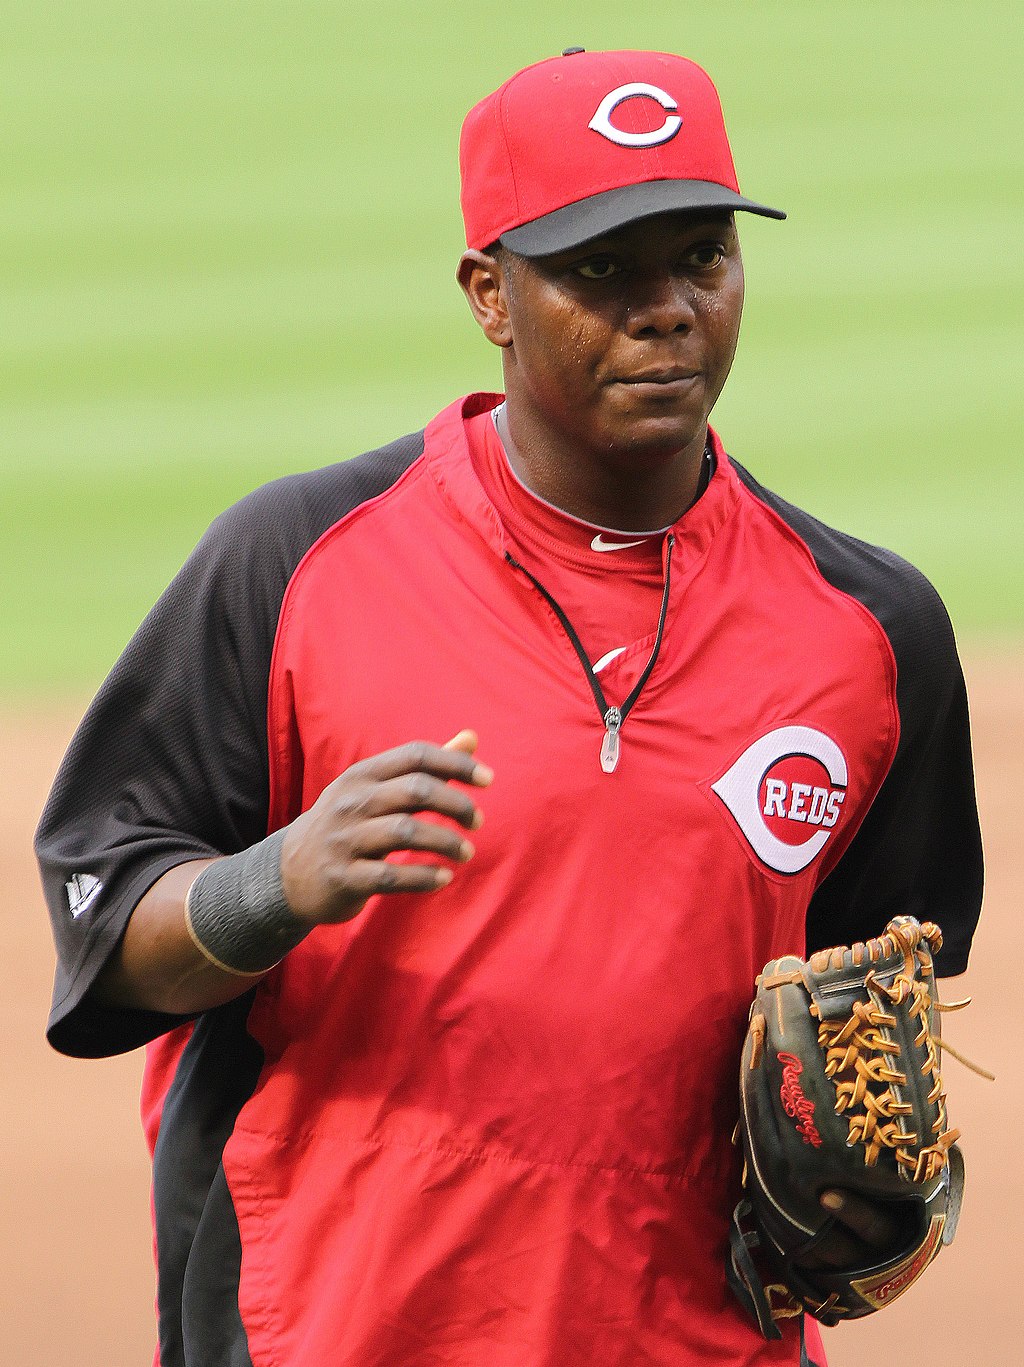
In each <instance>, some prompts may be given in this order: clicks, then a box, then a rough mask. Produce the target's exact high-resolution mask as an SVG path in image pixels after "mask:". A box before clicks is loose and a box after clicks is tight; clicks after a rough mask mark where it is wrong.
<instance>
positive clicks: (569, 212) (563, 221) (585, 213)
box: [500, 180, 786, 256]
mask: <svg viewBox="0 0 1024 1367" xmlns="http://www.w3.org/2000/svg"><path fill="white" fill-rule="evenodd" d="M716 209H721V210H725V211H726V212H728V213H731V212H732V211H733V210H737V209H742V210H744V211H745V212H746V213H749V214H761V215H762V217H764V218H785V217H786V215H785V214H784V213H783V212H782V210H781V209H770V208H769V207H768V206H767V205H766V204H757V203H755V201H754V200H752V199H744V198H743V196H742V195H738V194H737V193H736V192H735V191H734V190H730V189H729V187H728V186H726V185H717V184H716V183H715V182H714V181H710V180H648V181H643V182H642V183H641V184H639V185H623V186H620V188H619V189H617V190H605V191H604V192H603V193H602V194H599V195H591V196H590V198H589V199H581V200H579V201H578V202H577V203H576V204H567V205H566V206H565V208H564V209H555V210H554V212H553V213H550V214H544V216H543V217H542V218H535V219H533V221H532V222H530V223H524V224H522V226H521V227H518V228H510V229H509V230H508V231H507V232H504V233H502V234H501V239H500V240H501V243H502V245H503V246H506V247H508V248H509V250H510V251H513V252H516V253H518V255H519V256H550V255H551V254H552V253H554V252H563V251H568V250H569V249H570V248H572V247H580V246H582V245H583V244H584V243H585V242H591V241H592V240H593V239H594V238H595V237H603V236H604V235H605V233H611V232H614V231H615V230H616V228H623V227H625V226H626V224H627V223H635V222H637V220H638V219H644V218H653V217H654V215H655V214H667V213H673V212H676V211H680V210H689V211H693V210H716Z"/></svg>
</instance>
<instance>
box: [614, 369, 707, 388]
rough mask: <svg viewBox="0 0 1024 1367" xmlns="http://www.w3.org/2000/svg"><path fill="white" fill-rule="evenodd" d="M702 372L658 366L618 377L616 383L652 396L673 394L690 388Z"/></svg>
mask: <svg viewBox="0 0 1024 1367" xmlns="http://www.w3.org/2000/svg"><path fill="white" fill-rule="evenodd" d="M699 374H700V371H699V370H694V369H692V368H691V367H689V366H657V367H650V368H649V369H647V370H638V371H636V372H634V373H633V374H630V375H617V376H616V377H615V383H616V384H621V385H628V386H629V387H630V388H631V389H635V390H641V391H643V392H645V393H650V394H658V393H661V394H665V395H668V394H673V393H677V392H680V391H682V390H684V389H686V388H688V387H689V386H690V385H691V384H692V383H693V381H694V380H695V379H697V377H698V376H699Z"/></svg>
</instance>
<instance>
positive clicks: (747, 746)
mask: <svg viewBox="0 0 1024 1367" xmlns="http://www.w3.org/2000/svg"><path fill="white" fill-rule="evenodd" d="M496 401H497V400H496V399H495V397H494V396H474V397H472V398H470V399H468V400H464V401H461V402H460V403H457V404H455V405H453V406H452V407H450V408H449V409H446V410H445V411H444V412H443V413H441V414H440V415H439V417H438V418H436V419H435V420H434V422H432V423H431V424H430V426H429V427H428V428H427V430H426V432H425V434H420V435H418V436H416V437H411V438H405V439H402V440H401V441H399V442H397V443H394V444H393V445H392V446H390V447H386V448H383V450H381V451H378V452H373V453H370V454H368V455H367V456H364V457H361V458H359V459H358V460H355V461H352V462H348V463H346V464H344V465H341V466H337V467H333V468H331V469H329V470H325V471H318V472H316V473H315V474H312V475H309V476H299V477H292V478H290V479H286V480H283V481H279V482H278V483H276V484H274V485H270V486H267V487H266V488H264V489H262V490H259V491H257V492H256V493H255V494H253V495H251V496H250V497H249V498H248V499H246V500H243V502H242V503H241V504H239V505H237V506H236V507H235V508H234V509H232V510H230V511H229V512H228V513H226V514H225V515H224V517H223V518H221V519H219V520H218V522H217V523H215V524H214V527H213V528H212V529H211V531H210V532H209V533H208V534H207V537H206V538H205V539H204V541H203V542H202V543H201V544H200V546H199V547H198V548H197V550H196V552H195V553H194V555H193V557H192V558H191V560H190V561H189V563H188V564H187V565H186V566H185V568H184V569H183V570H182V572H181V574H180V575H179V576H178V578H177V579H176V580H175V582H174V584H172V585H171V587H170V589H169V590H168V591H167V593H166V594H165V595H164V597H163V598H162V599H161V601H160V602H159V603H158V604H157V606H156V608H155V609H154V611H153V613H152V614H151V615H150V617H149V618H148V619H147V621H146V623H144V625H143V626H142V628H141V629H140V631H139V633H138V635H137V636H136V638H135V640H134V641H133V642H132V644H131V645H130V646H129V648H128V650H127V651H126V653H125V655H124V657H123V658H122V660H121V661H120V662H119V664H118V665H117V667H116V668H115V670H114V671H113V673H112V674H111V676H110V678H109V679H108V681H107V683H106V684H105V685H104V688H103V690H102V691H101V693H100V694H99V696H98V698H97V700H96V702H95V703H94V704H93V707H92V709H91V710H90V712H89V714H88V716H87V717H86V719H85V721H84V722H83V725H82V728H81V730H80V732H79V735H78V736H77V737H76V739H75V741H74V742H73V744H72V747H71V749H70V751H69V754H68V757H67V759H66V761H65V764H64V766H63V769H62V771H61V774H60V775H59V777H58V780H57V783H56V785H55V788H54V792H53V794H52V795H51V799H50V802H49V804H48V806H47V810H46V812H45V813H44V816H43V820H42V823H41V826H40V831H39V837H38V848H39V854H40V859H41V863H42V867H43V871H44V880H45V883H46V887H47V892H48V899H49V903H50V907H51V914H52V917H53V922H54V929H55V935H56V939H57V944H58V949H59V964H58V973H57V983H56V987H55V994H54V1007H53V1013H52V1016H51V1021H50V1038H51V1040H52V1041H53V1043H54V1044H55V1045H56V1046H57V1047H58V1048H61V1049H64V1050H65V1051H67V1052H72V1053H80V1054H96V1053H106V1052H114V1051H117V1050H119V1049H125V1048H131V1047H134V1046H135V1045H137V1044H139V1043H142V1042H145V1041H146V1040H152V1041H153V1042H152V1043H151V1044H150V1046H149V1063H148V1068H147V1076H146V1085H145V1095H144V1103H143V1104H144V1116H145V1121H146V1126H147V1132H148V1135H149V1138H150V1142H151V1144H152V1146H153V1150H154V1208H155V1219H156V1248H157V1255H158V1266H159V1317H160V1348H159V1352H158V1362H159V1363H161V1364H162V1367H185V1365H186V1364H188V1367H192V1365H193V1364H218V1367H219V1364H222V1363H231V1364H232V1367H239V1365H244V1367H248V1365H249V1364H251V1367H325V1365H326V1364H331V1365H336V1367H427V1365H428V1364H438V1365H440V1364H444V1367H483V1364H487V1367H584V1364H585V1367H647V1365H648V1364H650V1365H651V1367H654V1365H655V1364H657V1367H696V1365H697V1364H716V1365H717V1367H723V1365H724V1364H733V1365H735V1367H740V1364H743V1367H755V1365H756V1367H761V1365H762V1364H768V1363H782V1362H787V1363H788V1362H795V1361H796V1360H797V1357H798V1347H797V1340H796V1334H795V1330H793V1331H791V1332H787V1334H786V1337H785V1338H784V1339H783V1341H782V1342H779V1343H772V1344H767V1343H765V1342H764V1341H763V1340H762V1339H761V1336H760V1334H759V1332H758V1330H757V1328H756V1326H755V1325H754V1324H753V1322H752V1321H750V1320H748V1319H747V1318H746V1317H745V1315H744V1314H743V1312H742V1311H741V1310H740V1308H739V1307H738V1305H737V1304H736V1303H734V1301H733V1299H732V1297H731V1295H730V1293H729V1291H728V1290H727V1287H726V1282H725V1276H724V1261H723V1260H724V1249H725V1244H726V1233H727V1223H728V1216H729V1212H730V1210H731V1208H732V1205H733V1204H734V1202H735V1200H736V1197H737V1182H738V1173H737V1161H736V1155H735V1151H734V1149H733V1148H732V1146H731V1144H730V1142H729V1140H730V1132H731V1130H732V1128H733V1125H734V1123H735V1120H736V1114H737V1100H736V1077H735V1074H736V1067H737V1059H738V1054H739V1047H740V1041H741V1037H742V1033H743V1028H744V1024H745V1020H746V1013H747V1008H748V1005H749V1001H750V997H751V992H752V987H753V981H754V977H755V975H756V973H757V972H758V971H759V969H760V968H761V966H762V965H763V964H764V962H765V961H766V960H768V959H770V958H772V957H775V956H777V955H779V954H782V953H785V952H794V951H795V952H798V953H802V952H804V950H805V949H811V948H815V947H821V946H824V945H826V944H831V943H836V942H850V941H851V940H854V939H857V938H865V937H867V936H869V935H871V934H875V933H878V932H880V931H881V929H882V928H883V927H884V925H885V923H886V921H887V919H888V918H889V917H890V916H891V915H893V914H895V913H897V912H910V913H912V914H923V913H924V912H925V911H927V914H928V916H929V918H930V919H934V920H936V921H938V922H939V923H940V924H941V925H942V927H943V929H944V931H945V933H946V945H945V947H944V948H943V950H942V952H941V955H940V956H939V959H938V968H939V971H940V972H944V973H946V974H949V973H957V972H960V971H962V969H963V968H964V967H965V965H966V956H967V950H968V946H969V942H970V937H971V933H972V931H973V927H974V924H975V921H976V918H977V913H978V904H979V897H980V877H981V874H980V847H979V839H978V829H977V818H976V812H975V806H974V794H973V781H972V776H971V764H970V744H969V736H968V723H967V711H966V700H965V696H964V689H963V681H962V676H961V673H960V669H959V665H958V662H957V659H956V652H955V648H954V644H953V638H952V633H951V630H950V627H949V624H948V620H947V618H946V615H945V612H944V610H943V608H942V606H941V603H940V602H939V600H938V598H937V597H936V595H935V593H934V591H933V590H932V589H931V587H930V586H929V585H928V584H927V582H926V581H924V580H923V579H922V578H921V576H920V575H918V574H917V572H916V571H914V570H912V569H911V568H910V567H909V566H908V565H906V564H905V563H904V562H902V561H899V560H898V559H897V558H896V557H894V556H892V555H890V554H889V553H888V552H884V551H880V550H878V549H876V548H873V547H869V546H866V545H864V544H862V543H860V542H857V541H854V540H853V539H852V538H849V537H846V536H843V535H841V534H839V533H836V532H834V531H831V530H829V529H828V528H825V527H824V526H822V525H821V524H820V523H818V522H816V521H815V520H814V519H812V518H810V517H809V516H808V515H806V514H804V513H801V512H798V511H797V510H796V509H794V508H792V507H790V506H788V505H786V504H785V503H783V502H782V501H781V500H779V499H778V498H776V497H775V496H774V495H772V494H769V493H768V492H767V491H765V490H764V489H762V488H760V487H759V486H758V485H757V484H756V483H755V482H754V481H753V480H752V479H751V477H750V476H749V475H747V474H746V473H745V472H744V471H743V470H742V469H741V468H740V467H739V466H737V465H735V464H734V463H733V462H732V461H731V460H730V459H729V458H728V457H727V456H726V454H725V452H724V450H723V449H722V446H721V444H720V443H719V442H718V440H717V438H715V439H714V453H715V457H716V461H715V472H714V475H713V477H712V478H711V480H710V483H709V486H708V488H707V490H706V492H705V493H704V494H703V496H702V497H701V498H700V499H699V501H698V502H697V503H696V504H695V505H694V506H693V507H692V508H691V509H690V510H689V511H688V512H687V513H685V514H684V515H683V517H682V518H681V519H680V520H679V521H678V522H677V523H676V525H675V526H674V527H673V528H672V529H671V530H670V532H668V533H666V534H665V547H664V559H665V565H666V571H667V573H668V575H669V589H668V594H667V606H666V613H665V624H664V632H663V636H662V639H661V642H660V647H659V649H658V652H657V658H656V660H655V663H654V666H653V668H652V670H651V672H650V675H649V677H648V678H647V681H646V683H645V684H644V687H643V688H642V691H641V692H640V695H639V697H638V698H637V700H636V702H635V705H634V706H633V708H632V710H631V711H630V712H629V714H628V716H627V717H626V719H625V721H624V722H623V725H622V728H621V733H620V742H621V749H620V758H619V763H618V765H617V767H616V768H615V770H614V771H613V772H611V773H607V772H604V770H603V769H602V767H601V764H600V762H599V753H600V750H601V745H602V740H603V738H604V736H605V730H606V728H605V722H604V719H603V717H602V714H601V708H600V707H599V706H598V704H597V702H596V700H595V695H594V693H593V690H592V687H591V682H590V680H589V679H588V676H587V674H586V672H585V671H584V668H583V666H582V664H581V661H580V659H579V658H578V656H577V653H576V650H575V648H574V646H573V643H572V641H571V639H570V636H569V634H568V633H567V631H566V629H565V626H564V624H563V623H562V622H561V621H560V620H559V617H558V615H557V613H556V612H555V610H554V609H553V607H552V605H551V603H550V602H549V601H548V600H547V598H546V597H545V596H544V594H543V593H542V592H541V589H540V588H538V586H537V585H536V584H535V583H534V581H533V580H531V579H530V578H529V577H528V576H527V575H526V574H524V573H523V572H522V571H521V570H520V569H518V568H517V567H516V565H515V563H514V562H512V563H510V559H509V557H508V554H507V552H508V545H507V540H506V535H505V532H504V529H503V526H502V523H501V521H500V519H499V518H498V516H497V514H496V513H495V510H494V508H493V507H492V506H491V504H490V503H489V501H488V499H487V497H486V495H485V493H484V490H483V487H482V485H481V484H480V482H479V480H478V478H477V476H476V474H475V472H474V469H473V464H472V461H471V459H470V452H469V448H468V445H467V441H466V436H465V426H464V424H465V419H466V418H467V417H468V416H470V415H472V414H474V413H476V412H479V411H482V410H483V409H485V408H486V407H488V406H491V405H493V404H494V403H495V402H496ZM653 644H654V639H653V636H652V638H651V639H649V640H645V641H640V642H637V643H635V646H634V647H633V649H634V650H635V651H636V652H637V653H638V654H640V655H643V656H644V657H646V655H647V654H648V653H649V652H651V650H652V648H653ZM465 726H470V727H472V728H474V729H475V730H476V731H478V733H479V735H480V754H481V757H482V758H484V759H485V760H486V762H487V763H488V764H489V765H490V766H491V767H492V768H493V769H494V771H495V775H496V777H495V780H494V783H493V786H492V787H491V788H489V789H487V790H486V791H485V792H483V793H481V794H480V796H479V803H480V805H481V806H482V807H483V809H484V813H485V824H484V826H483V828H482V829H481V830H480V831H479V833H477V835H476V836H475V843H476V846H477V853H476V856H475V857H474V859H473V860H472V861H471V862H470V864H469V865H467V866H466V867H465V868H463V869H460V870H459V871H458V873H457V876H456V878H455V879H454V881H453V882H452V884H451V885H450V886H449V887H448V888H446V889H444V890H443V891H441V892H439V893H435V894H432V895H430V896H424V897H420V896H398V897H396V896H392V897H387V898H375V899H372V900H371V901H370V903H368V904H367V906H366V908H365V909H364V911H363V912H362V913H361V914H360V915H359V916H358V917H357V918H356V919H355V920H354V921H352V922H350V923H348V924H346V925H341V926H334V927H322V928H320V929H318V930H316V931H314V932H313V933H312V934H311V935H310V936H309V937H308V938H307V939H306V940H305V941H304V942H303V943H302V944H301V945H300V946H299V947H298V948H297V949H295V950H294V951H293V952H292V953H291V954H289V955H288V957H287V958H286V959H285V961H284V962H283V963H282V964H281V965H279V967H278V968H277V969H275V970H273V971H272V972H271V973H270V974H269V975H268V976H267V977H266V978H265V979H264V980H263V981H262V982H261V983H260V985H259V986H258V987H257V988H255V989H254V990H253V991H251V992H249V993H247V994H246V995H245V996H244V997H242V998H241V999H239V1000H238V1001H236V1002H234V1003H231V1004H229V1005H228V1006H226V1007H223V1008H220V1009H218V1010H215V1011H210V1012H207V1013H206V1014H205V1015H203V1016H202V1017H201V1018H199V1019H198V1020H197V1021H195V1022H182V1021H181V1020H179V1019H177V1018H173V1017H166V1016H159V1015H155V1014H153V1013H146V1012H114V1011H108V1010H104V1009H103V1008H101V1007H98V1006H97V1005H95V1003H94V1002H93V1001H92V999H91V997H89V996H88V995H87V994H88V988H89V986H90V984H91V983H92V982H93V981H94V980H95V977H96V974H97V973H98V972H99V970H100V968H101V967H102V964H103V963H104V961H105V960H106V958H107V957H108V956H109V954H110V952H111V950H112V948H113V947H114V946H115V945H116V943H117V941H118V939H119V937H120V935H121V934H122V933H123V930H124V926H125V925H126V923H127V918H128V916H129V915H130V914H131V910H132V908H133V907H134V906H135V904H136V903H137V902H138V899H139V897H140V896H141V894H142V893H143V892H144V891H145V889H146V888H147V887H148V886H150V885H151V884H152V883H153V882H154V881H155V879H156V878H157V877H159V876H160V874H162V873H163V872H164V871H165V870H166V869H167V868H169V867H171V866H172V865H174V864H176V863H180V862H182V861H183V860H186V859H191V858H196V857H201V856H204V855H209V854H213V853H217V852H230V851H233V850H237V849H241V848H245V847H246V846H247V845H249V844H251V843H253V842H254V841H255V840H257V839H259V838H261V837H262V836H263V835H264V834H265V833H266V832H267V831H268V830H274V829H277V828H278V827H280V826H282V825H284V824H285V823H287V822H289V821H291V820H292V819H293V818H294V817H295V816H296V815H297V814H298V813H299V812H300V811H302V810H304V809H305V808H307V807H308V806H309V805H310V804H311V803H312V802H313V801H314V800H315V799H316V797H317V796H318V794H319V793H320V792H321V791H322V789H323V788H324V787H325V786H326V785H327V784H328V783H329V782H330V781H331V780H332V779H333V778H335V777H336V776H337V775H338V774H339V773H340V772H341V771H342V770H343V769H345V768H346V767H347V766H348V765H350V764H352V763H353V762H354V761H356V760H358V759H361V758H363V757H365V756H367V755H370V754H373V753H375V752H378V751H381V750H384V749H387V748H389V747H391V746H393V745H396V744H399V743H401V742H403V741H406V740H409V739H413V738H424V739H431V740H434V741H443V740H445V739H446V738H447V737H449V736H450V735H452V734H454V733H455V732H456V731H458V730H460V729H461V728H463V727H465ZM815 1340H816V1335H815V1336H814V1339H812V1355H817V1356H818V1357H819V1358H821V1352H820V1345H817V1344H816V1342H815ZM822 1360H823V1359H822Z"/></svg>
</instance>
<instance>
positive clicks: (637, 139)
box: [587, 81, 683, 147]
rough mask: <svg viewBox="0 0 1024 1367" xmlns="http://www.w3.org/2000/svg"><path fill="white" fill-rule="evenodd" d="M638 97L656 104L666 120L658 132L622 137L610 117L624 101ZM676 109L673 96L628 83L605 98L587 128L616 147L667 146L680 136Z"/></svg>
mask: <svg viewBox="0 0 1024 1367" xmlns="http://www.w3.org/2000/svg"><path fill="white" fill-rule="evenodd" d="M641 96H642V97H644V98H645V99H648V100H657V102H658V104H660V105H661V107H662V109H664V110H665V113H666V118H665V120H664V122H663V123H662V125H661V127H660V128H652V129H651V131H650V132H649V133H624V132H623V131H622V129H621V128H616V127H615V126H614V124H613V123H612V121H611V117H612V114H613V113H614V111H615V110H616V109H617V108H618V107H619V105H620V104H622V102H623V100H635V99H638V98H640V97H641ZM678 108H679V106H678V105H677V104H676V102H675V100H674V99H673V98H672V96H671V95H668V94H666V93H665V91H664V90H660V89H659V88H658V87H657V86H656V85H647V84H646V83H645V82H643V81H631V82H630V84H629V85H620V86H618V88H617V89H615V90H613V91H611V92H610V93H609V94H607V95H606V96H605V97H604V99H603V100H602V101H601V103H600V104H599V105H598V106H597V113H596V114H595V115H594V117H593V118H592V119H591V120H590V122H589V124H587V127H588V128H592V129H593V130H594V132H595V133H600V134H601V136H602V137H603V138H607V139H608V141H609V142H616V143H618V145H619V146H620V147H657V146H658V145H659V143H663V142H668V141H669V139H670V138H674V137H675V135H676V134H677V133H678V132H679V129H680V128H681V126H682V122H683V121H682V119H681V118H680V117H679V115H678V114H677V113H676V112H675V111H676V110H677V109H678Z"/></svg>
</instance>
